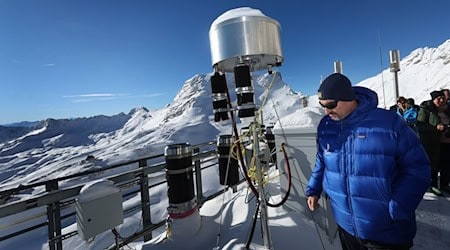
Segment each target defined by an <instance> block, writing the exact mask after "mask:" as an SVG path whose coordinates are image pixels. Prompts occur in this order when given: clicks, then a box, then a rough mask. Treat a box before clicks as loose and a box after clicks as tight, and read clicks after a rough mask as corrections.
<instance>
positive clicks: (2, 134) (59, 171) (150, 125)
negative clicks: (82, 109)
mask: <svg viewBox="0 0 450 250" xmlns="http://www.w3.org/2000/svg"><path fill="white" fill-rule="evenodd" d="M449 62H450V40H447V41H446V42H444V43H443V44H442V45H440V46H439V47H438V48H419V49H417V50H415V51H413V52H412V53H411V54H410V55H408V56H406V57H405V58H403V60H401V63H400V68H401V71H400V72H399V74H398V79H399V93H400V95H403V96H405V97H413V98H415V99H416V102H417V103H420V102H421V101H423V100H426V99H429V92H431V91H432V90H436V89H440V88H443V87H447V88H448V87H450V63H449ZM281 75H282V74H281V73H279V72H276V73H274V74H262V75H254V83H253V84H254V88H255V101H256V104H257V105H262V104H263V101H265V102H264V104H265V105H264V106H263V107H262V110H263V118H264V121H265V124H266V125H272V124H275V123H277V122H278V119H280V121H281V122H278V124H283V126H289V125H297V126H298V125H304V126H314V124H317V122H318V121H319V119H320V118H321V116H322V115H323V113H322V112H323V111H322V109H321V108H320V107H319V106H318V102H317V96H310V97H306V96H304V95H302V94H301V93H296V92H294V91H293V90H292V89H291V88H290V87H289V85H288V84H287V83H285V82H283V80H282V76H281ZM210 77H211V74H202V75H200V74H199V75H195V76H193V77H192V78H191V79H188V80H187V81H186V82H185V83H184V85H183V86H182V88H181V89H180V91H179V92H178V94H177V95H176V97H175V98H174V100H173V101H172V103H170V104H169V105H167V106H166V107H164V108H162V109H160V110H151V111H150V110H147V109H146V108H143V107H139V108H135V109H133V110H131V111H130V112H129V113H128V114H118V115H115V116H111V117H107V116H95V117H90V118H78V119H61V120H54V119H48V120H46V121H43V122H41V124H40V126H37V127H36V129H34V130H31V131H30V130H26V129H24V128H22V129H17V130H14V129H13V128H11V127H8V129H6V128H4V127H1V128H0V173H1V174H0V184H1V188H0V189H2V190H3V189H8V188H12V187H14V186H17V185H19V184H26V183H30V182H35V181H42V180H45V179H50V178H56V177H61V176H65V175H68V174H72V173H75V172H78V171H82V170H85V169H89V168H92V167H102V166H105V165H107V164H112V163H117V162H124V161H127V160H130V159H137V158H140V157H143V156H150V155H154V154H158V153H161V152H162V151H163V149H164V147H165V146H166V145H168V144H171V143H181V142H189V143H191V144H197V143H201V142H205V138H206V139H207V140H214V139H215V137H216V135H217V134H219V133H228V134H230V133H231V127H230V122H229V121H228V122H227V121H225V122H221V123H215V122H214V121H213V111H212V103H211V86H210ZM227 82H228V88H229V90H230V94H231V96H232V102H233V103H234V104H235V103H236V98H235V93H234V86H235V85H234V77H233V75H232V74H227ZM383 82H384V84H383ZM356 85H360V86H367V87H369V88H371V89H373V90H375V91H376V92H377V93H378V95H379V106H380V107H384V106H390V105H392V104H393V103H395V97H394V93H395V91H394V82H393V74H392V73H391V72H389V69H386V70H384V71H383V72H382V73H381V74H379V75H377V76H374V77H371V78H368V79H366V80H364V81H362V82H360V83H357V84H356ZM266 94H267V97H266ZM303 103H308V107H303V105H304V104H303ZM292 117H296V118H295V119H292ZM298 117H303V118H302V119H298ZM14 133H16V134H14ZM15 135H17V136H15ZM88 156H93V157H95V159H96V164H95V166H93V165H92V163H90V162H87V161H85V159H86V158H87V157H88ZM49 169H51V172H50V171H49Z"/></svg>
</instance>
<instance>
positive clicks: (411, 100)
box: [406, 97, 420, 113]
mask: <svg viewBox="0 0 450 250" xmlns="http://www.w3.org/2000/svg"><path fill="white" fill-rule="evenodd" d="M406 102H407V103H409V105H411V107H413V109H415V110H416V113H419V109H420V106H419V105H417V104H416V102H415V101H414V98H412V97H411V98H408V99H406Z"/></svg>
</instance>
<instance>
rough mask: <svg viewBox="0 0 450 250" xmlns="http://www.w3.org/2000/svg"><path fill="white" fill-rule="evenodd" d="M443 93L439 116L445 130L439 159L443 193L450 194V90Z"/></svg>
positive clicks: (442, 135)
mask: <svg viewBox="0 0 450 250" xmlns="http://www.w3.org/2000/svg"><path fill="white" fill-rule="evenodd" d="M445 90H446V91H447V95H446V94H445ZM442 92H443V93H444V103H445V105H442V106H440V108H439V111H438V116H439V119H440V121H441V123H442V124H444V126H445V129H444V132H442V134H441V154H440V155H441V156H440V159H439V169H440V171H441V172H440V175H441V177H440V185H439V186H440V190H441V191H442V192H445V193H447V194H450V187H449V186H448V184H449V182H450V105H449V103H450V102H449V100H448V89H443V90H442Z"/></svg>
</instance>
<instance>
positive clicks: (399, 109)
mask: <svg viewBox="0 0 450 250" xmlns="http://www.w3.org/2000/svg"><path fill="white" fill-rule="evenodd" d="M405 103H406V99H405V97H403V96H400V97H399V98H397V104H396V105H392V106H391V107H390V108H389V110H390V111H392V112H395V113H397V114H398V115H400V116H403V110H404V105H405Z"/></svg>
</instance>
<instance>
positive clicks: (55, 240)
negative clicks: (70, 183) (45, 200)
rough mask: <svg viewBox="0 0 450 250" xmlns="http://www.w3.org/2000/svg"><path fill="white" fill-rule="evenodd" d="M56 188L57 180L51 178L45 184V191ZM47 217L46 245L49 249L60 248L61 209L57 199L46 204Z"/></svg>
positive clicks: (58, 249) (59, 249)
mask: <svg viewBox="0 0 450 250" xmlns="http://www.w3.org/2000/svg"><path fill="white" fill-rule="evenodd" d="M55 190H58V181H57V180H52V181H49V182H47V183H46V184H45V191H47V192H51V191H55ZM47 219H48V247H49V249H50V250H55V249H57V250H61V249H62V241H61V238H60V237H61V209H60V208H59V201H57V202H54V203H52V204H49V205H48V206H47Z"/></svg>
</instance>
